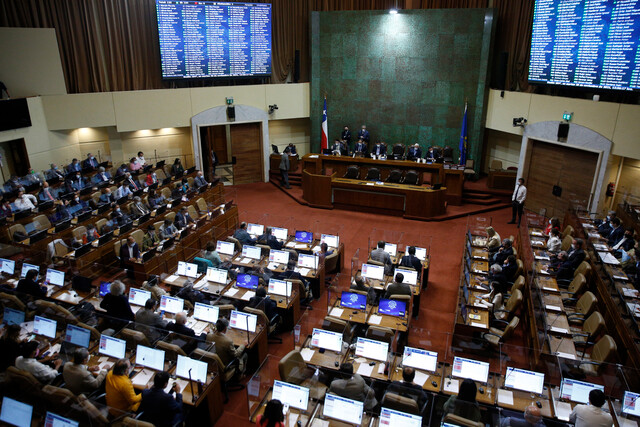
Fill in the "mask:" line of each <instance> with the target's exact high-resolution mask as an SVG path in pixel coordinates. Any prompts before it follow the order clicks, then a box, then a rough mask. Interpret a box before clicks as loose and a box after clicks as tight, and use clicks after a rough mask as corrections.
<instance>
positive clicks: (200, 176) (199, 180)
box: [193, 171, 209, 188]
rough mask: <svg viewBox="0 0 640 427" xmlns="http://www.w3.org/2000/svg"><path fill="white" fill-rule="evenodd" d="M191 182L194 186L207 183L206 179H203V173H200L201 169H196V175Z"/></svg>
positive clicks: (201, 185)
mask: <svg viewBox="0 0 640 427" xmlns="http://www.w3.org/2000/svg"><path fill="white" fill-rule="evenodd" d="M193 183H194V184H195V185H196V188H200V187H204V186H205V185H208V184H209V183H208V182H207V180H206V179H204V175H203V174H202V171H198V175H196V177H195V179H194V180H193Z"/></svg>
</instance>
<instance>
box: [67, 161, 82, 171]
mask: <svg viewBox="0 0 640 427" xmlns="http://www.w3.org/2000/svg"><path fill="white" fill-rule="evenodd" d="M81 170H82V166H80V162H78V159H72V160H71V163H69V164H68V165H67V174H70V173H73V172H80V171H81Z"/></svg>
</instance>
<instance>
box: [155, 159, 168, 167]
mask: <svg viewBox="0 0 640 427" xmlns="http://www.w3.org/2000/svg"><path fill="white" fill-rule="evenodd" d="M165 163H166V160H160V161H159V162H158V163H156V169H160V168H161V167H163V166H164V164H165Z"/></svg>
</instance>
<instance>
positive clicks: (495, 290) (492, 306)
mask: <svg viewBox="0 0 640 427" xmlns="http://www.w3.org/2000/svg"><path fill="white" fill-rule="evenodd" d="M490 286H491V291H490V292H489V293H488V294H483V295H480V296H479V298H480V299H481V300H482V301H479V302H478V304H479V305H481V306H482V307H484V308H486V309H488V310H489V311H491V312H492V313H493V315H494V317H495V318H496V319H498V320H502V319H503V318H504V317H505V316H506V313H502V312H497V311H498V310H503V309H504V292H506V287H504V286H502V285H501V284H500V283H499V282H491V284H490Z"/></svg>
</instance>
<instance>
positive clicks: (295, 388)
mask: <svg viewBox="0 0 640 427" xmlns="http://www.w3.org/2000/svg"><path fill="white" fill-rule="evenodd" d="M271 397H272V398H273V399H278V400H279V401H280V402H282V403H283V404H285V405H286V404H288V405H289V406H291V407H292V408H296V409H300V410H301V411H306V410H307V406H308V405H309V389H308V388H306V387H302V386H299V385H296V384H289V383H285V382H284V381H278V380H274V381H273V393H272V396H271Z"/></svg>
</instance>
